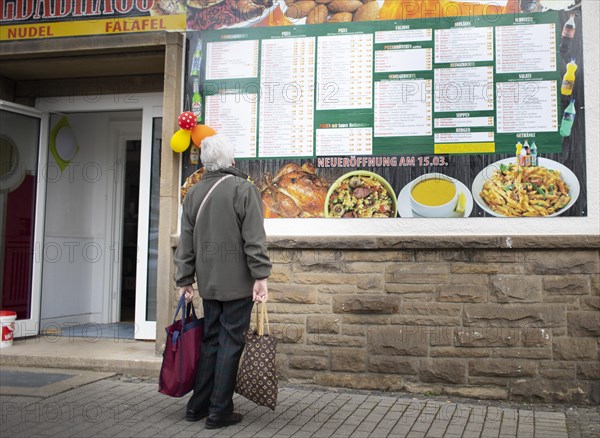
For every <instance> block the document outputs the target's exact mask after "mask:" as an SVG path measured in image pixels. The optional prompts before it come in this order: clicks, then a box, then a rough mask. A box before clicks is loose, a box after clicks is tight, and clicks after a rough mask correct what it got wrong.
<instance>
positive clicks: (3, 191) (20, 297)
mask: <svg viewBox="0 0 600 438" xmlns="http://www.w3.org/2000/svg"><path fill="white" fill-rule="evenodd" d="M47 139H48V116H47V115H45V114H44V113H42V112H40V111H37V110H35V109H33V108H29V107H25V106H21V105H16V104H13V103H9V102H5V101H2V100H0V309H1V310H6V311H13V312H16V314H17V321H16V323H15V332H14V336H15V337H24V336H34V335H37V334H38V332H39V320H40V296H41V294H40V291H41V272H42V269H41V268H42V260H43V257H44V248H43V241H44V239H43V228H44V226H43V225H44V224H43V221H44V203H45V190H46V181H45V180H46V176H47V175H46V172H47V171H48V169H47V165H46V164H47V144H48V141H47Z"/></svg>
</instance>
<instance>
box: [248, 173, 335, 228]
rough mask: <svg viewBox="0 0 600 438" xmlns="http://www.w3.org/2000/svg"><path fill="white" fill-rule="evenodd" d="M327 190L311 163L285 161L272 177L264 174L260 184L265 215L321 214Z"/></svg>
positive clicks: (319, 215)
mask: <svg viewBox="0 0 600 438" xmlns="http://www.w3.org/2000/svg"><path fill="white" fill-rule="evenodd" d="M328 189H329V184H328V183H327V181H325V180H324V179H323V178H321V177H319V176H318V175H317V174H316V169H315V166H314V165H313V164H312V163H311V162H306V163H304V164H303V165H302V166H300V165H298V164H296V163H288V164H286V165H285V166H283V167H282V168H281V169H280V170H279V172H277V174H276V175H275V176H274V177H272V176H271V175H270V174H268V173H265V174H264V175H263V180H262V182H261V184H260V186H259V190H260V195H261V198H262V201H263V205H264V209H265V217H267V218H275V217H282V218H291V217H323V216H324V212H323V210H324V207H325V198H326V197H327V190H328Z"/></svg>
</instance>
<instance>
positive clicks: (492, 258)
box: [471, 249, 523, 265]
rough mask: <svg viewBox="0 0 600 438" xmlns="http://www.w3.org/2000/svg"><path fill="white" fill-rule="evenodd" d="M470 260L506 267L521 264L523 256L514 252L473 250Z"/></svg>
mask: <svg viewBox="0 0 600 438" xmlns="http://www.w3.org/2000/svg"><path fill="white" fill-rule="evenodd" d="M471 259H472V260H473V262H476V263H506V264H508V265H511V264H516V263H521V262H522V261H523V254H522V253H521V252H519V251H515V250H506V249H492V250H481V251H479V250H473V251H471Z"/></svg>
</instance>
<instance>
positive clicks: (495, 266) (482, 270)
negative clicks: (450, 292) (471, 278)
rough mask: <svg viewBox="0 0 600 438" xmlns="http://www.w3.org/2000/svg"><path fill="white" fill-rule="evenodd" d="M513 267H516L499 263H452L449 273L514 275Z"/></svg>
mask: <svg viewBox="0 0 600 438" xmlns="http://www.w3.org/2000/svg"><path fill="white" fill-rule="evenodd" d="M515 267H517V265H502V264H499V263H453V264H452V266H451V267H450V272H451V273H452V274H502V273H514V270H513V269H514V268H515ZM506 271H508V272H506Z"/></svg>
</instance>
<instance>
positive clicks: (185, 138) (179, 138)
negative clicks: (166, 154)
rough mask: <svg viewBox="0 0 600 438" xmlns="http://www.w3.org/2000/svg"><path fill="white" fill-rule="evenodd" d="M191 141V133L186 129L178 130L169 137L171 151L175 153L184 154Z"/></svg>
mask: <svg viewBox="0 0 600 438" xmlns="http://www.w3.org/2000/svg"><path fill="white" fill-rule="evenodd" d="M191 139H192V132H191V131H188V130H187V129H180V130H179V131H177V132H176V133H175V134H173V136H172V137H171V149H173V151H175V152H184V151H185V150H186V149H187V148H188V147H189V146H190V141H191Z"/></svg>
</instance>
